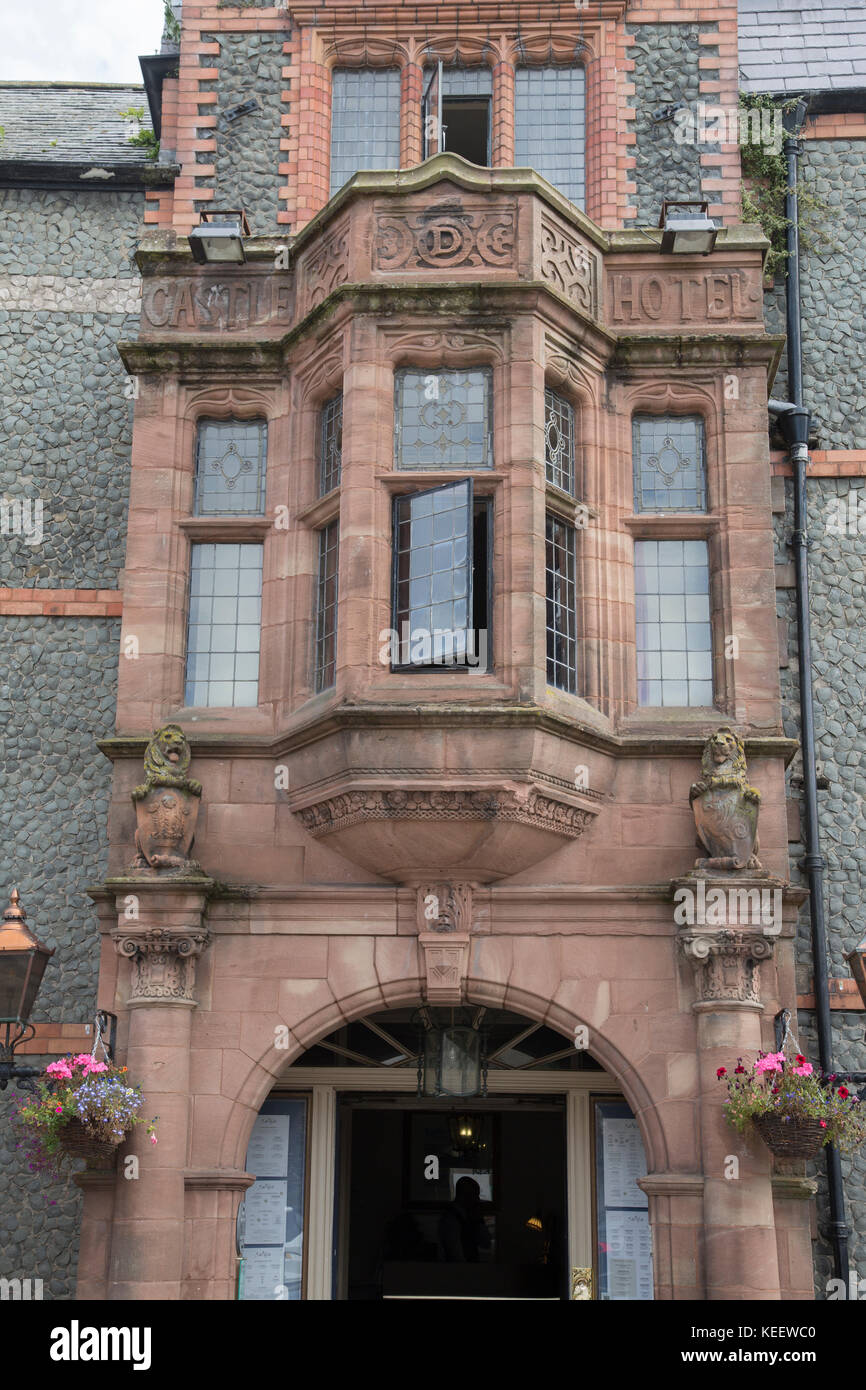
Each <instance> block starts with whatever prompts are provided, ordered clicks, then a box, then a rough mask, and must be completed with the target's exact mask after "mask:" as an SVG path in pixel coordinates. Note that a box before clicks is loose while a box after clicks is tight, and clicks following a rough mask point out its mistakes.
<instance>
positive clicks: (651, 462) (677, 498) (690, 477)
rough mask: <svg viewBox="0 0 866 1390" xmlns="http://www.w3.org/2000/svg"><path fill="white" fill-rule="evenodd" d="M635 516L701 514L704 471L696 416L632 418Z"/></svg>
mask: <svg viewBox="0 0 866 1390" xmlns="http://www.w3.org/2000/svg"><path fill="white" fill-rule="evenodd" d="M632 433H633V450H634V494H635V495H634V507H635V511H636V512H705V511H706V509H707V480H706V474H707V468H706V451H705V447H704V422H703V420H702V419H701V417H700V416H699V415H636V416H635V417H634V420H633V422H632Z"/></svg>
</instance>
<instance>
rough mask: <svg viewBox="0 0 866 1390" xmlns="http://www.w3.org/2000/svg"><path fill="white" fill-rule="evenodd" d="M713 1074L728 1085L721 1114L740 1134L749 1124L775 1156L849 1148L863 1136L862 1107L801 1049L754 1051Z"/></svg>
mask: <svg viewBox="0 0 866 1390" xmlns="http://www.w3.org/2000/svg"><path fill="white" fill-rule="evenodd" d="M716 1076H717V1077H718V1079H719V1080H720V1081H724V1082H725V1085H726V1086H727V1090H728V1098H727V1100H726V1101H725V1115H726V1117H727V1120H728V1123H729V1124H730V1125H731V1126H732V1127H733V1128H734V1129H736V1130H737V1131H738V1133H740V1134H746V1133H748V1131H749V1130H750V1129H754V1130H756V1131H757V1133H758V1134H759V1135H760V1136H761V1138H762V1139H763V1141H764V1143H765V1144H766V1145H767V1148H768V1149H769V1150H770V1152H771V1153H773V1154H775V1155H776V1157H777V1158H816V1157H817V1155H818V1154H819V1153H820V1152H821V1150H822V1148H823V1147H824V1145H825V1144H834V1145H835V1146H836V1148H838V1149H839V1150H840V1151H841V1152H842V1153H853V1152H854V1150H855V1149H858V1148H859V1147H860V1145H861V1144H862V1143H863V1142H864V1141H866V1107H864V1106H863V1105H861V1104H860V1100H859V1097H858V1096H856V1095H852V1094H851V1092H850V1091H849V1090H848V1087H847V1086H845V1085H844V1084H840V1082H839V1081H838V1079H837V1077H836V1076H835V1075H832V1076H824V1075H822V1073H821V1072H820V1071H819V1070H817V1069H816V1068H815V1067H813V1066H812V1063H811V1062H807V1061H806V1058H805V1057H804V1056H803V1054H802V1053H800V1052H797V1053H796V1054H794V1055H792V1056H789V1055H786V1053H785V1052H784V1050H783V1051H780V1052H759V1053H758V1056H757V1058H756V1060H755V1061H754V1062H752V1063H751V1064H750V1065H747V1064H745V1063H744V1062H743V1059H742V1057H738V1058H737V1065H736V1066H735V1067H734V1068H733V1070H732V1071H731V1072H729V1071H728V1068H727V1067H719V1068H718V1070H717V1072H716Z"/></svg>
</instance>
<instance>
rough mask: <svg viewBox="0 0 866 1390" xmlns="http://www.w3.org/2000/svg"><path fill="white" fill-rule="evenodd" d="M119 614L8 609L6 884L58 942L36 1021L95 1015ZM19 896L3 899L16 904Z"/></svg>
mask: <svg viewBox="0 0 866 1390" xmlns="http://www.w3.org/2000/svg"><path fill="white" fill-rule="evenodd" d="M119 639H120V621H119V619H116V618H114V619H109V620H106V619H103V618H24V617H4V618H2V619H0V726H2V728H3V740H2V745H0V804H2V805H3V808H4V814H3V823H4V833H3V839H2V843H0V888H2V891H3V892H4V894H5V893H8V890H10V889H11V888H13V887H16V886H17V887H18V889H19V892H20V893H21V905H22V907H23V908H24V909H25V911H26V912H27V914H28V921H29V923H30V925H31V927H32V928H33V930H34V932H35V933H36V935H37V936H38V937H39V938H40V939H41V940H43V941H45V943H46V945H48V946H55V947H56V948H57V951H56V955H55V956H54V957H53V958H52V960H51V962H50V964H49V966H48V968H47V970H46V972H45V977H44V980H43V982H42V988H41V989H40V991H39V998H38V1000H37V1005H36V1009H37V1012H36V1015H35V1021H37V1022H38V1020H39V1019H46V1020H48V1019H50V1020H54V1021H59V1022H64V1023H72V1022H86V1021H88V1020H89V1018H90V1015H91V1013H92V1012H93V1008H94V1004H95V997H96V979H97V973H98V968H99V951H98V942H97V937H96V915H95V910H94V906H93V903H92V902H91V901H90V899H89V898H88V896H87V894H86V891H85V890H86V887H87V885H89V884H93V883H96V882H98V881H99V880H100V878H103V877H104V876H105V872H106V867H107V862H108V860H107V844H106V829H105V827H106V822H107V818H108V801H109V790H110V782H111V764H110V763H109V762H108V760H107V759H106V758H104V757H103V755H102V754H101V753H100V752H99V749H98V748H97V747H96V740H97V739H99V738H104V737H106V736H108V735H110V734H111V733H112V731H113V727H114V707H115V700H116V691H117V651H118V643H119ZM7 902H8V897H6V899H5V900H4V902H3V907H5V906H6V903H7Z"/></svg>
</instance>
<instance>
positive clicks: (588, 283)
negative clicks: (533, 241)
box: [540, 221, 598, 318]
mask: <svg viewBox="0 0 866 1390" xmlns="http://www.w3.org/2000/svg"><path fill="white" fill-rule="evenodd" d="M540 268H541V278H542V279H543V280H546V281H547V282H548V284H550V285H552V286H553V288H554V289H555V290H557V291H558V292H559V294H562V295H565V297H566V299H571V300H573V301H574V303H575V304H577V306H578V308H580V309H583V310H584V312H585V313H587V314H591V315H592V316H593V318H595V317H596V316H597V314H598V260H597V257H595V256H594V255H592V254H591V253H590V252H589V251H588V250H587V249H586V247H585V246H582V245H581V244H580V242H578V241H577V240H576V239H575V238H574V237H571V236H569V235H568V234H567V232H566V231H565V229H564V228H562V227H560V226H558V225H556V224H555V223H553V222H548V221H544V222H542V224H541V267H540Z"/></svg>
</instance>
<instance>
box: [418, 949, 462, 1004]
mask: <svg viewBox="0 0 866 1390" xmlns="http://www.w3.org/2000/svg"><path fill="white" fill-rule="evenodd" d="M418 945H419V947H420V950H421V958H422V965H423V969H422V972H421V973H422V975H423V976H424V977H425V979H426V982H427V983H426V989H425V996H426V999H427V1003H428V1004H446V1005H448V1004H451V1005H455V1006H456V1005H458V1004H462V1003H463V1000H464V997H465V994H466V974H467V970H468V966H469V933H468V932H466V933H461V934H459V935H458V934H457V933H456V932H455V933H454V934H453V935H451V936H447V937H444V936H442V935H435V936H434V935H433V934H432V933H431V934H429V935H428V934H427V933H426V932H425V933H422V934H421V935H419V937H418Z"/></svg>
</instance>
